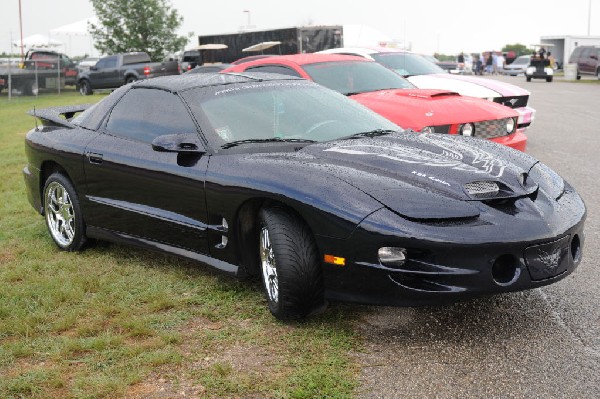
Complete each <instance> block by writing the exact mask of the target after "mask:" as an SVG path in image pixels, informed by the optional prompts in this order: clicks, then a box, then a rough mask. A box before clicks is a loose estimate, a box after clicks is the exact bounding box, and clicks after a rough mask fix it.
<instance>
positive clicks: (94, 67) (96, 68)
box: [90, 65, 98, 71]
mask: <svg viewBox="0 0 600 399" xmlns="http://www.w3.org/2000/svg"><path fill="white" fill-rule="evenodd" d="M97 70H98V67H96V66H95V65H94V66H91V67H90V71H97Z"/></svg>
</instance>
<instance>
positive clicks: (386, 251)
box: [378, 247, 406, 267]
mask: <svg viewBox="0 0 600 399" xmlns="http://www.w3.org/2000/svg"><path fill="white" fill-rule="evenodd" d="M378 255H379V262H380V263H381V264H382V265H384V266H390V267H400V266H402V265H404V262H406V249H405V248H397V247H381V248H379V251H378Z"/></svg>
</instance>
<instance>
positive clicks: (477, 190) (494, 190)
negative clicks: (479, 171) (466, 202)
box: [465, 181, 500, 198]
mask: <svg viewBox="0 0 600 399" xmlns="http://www.w3.org/2000/svg"><path fill="white" fill-rule="evenodd" d="M465 190H466V191H467V193H468V194H469V195H470V196H472V197H475V198H477V197H490V196H494V195H496V194H498V192H499V191H500V187H498V184H496V183H495V182H493V181H475V182H472V183H467V184H465Z"/></svg>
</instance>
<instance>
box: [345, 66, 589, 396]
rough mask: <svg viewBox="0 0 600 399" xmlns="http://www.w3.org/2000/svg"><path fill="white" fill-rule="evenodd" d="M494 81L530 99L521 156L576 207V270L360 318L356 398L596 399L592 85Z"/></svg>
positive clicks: (368, 313)
mask: <svg viewBox="0 0 600 399" xmlns="http://www.w3.org/2000/svg"><path fill="white" fill-rule="evenodd" d="M497 79H499V80H502V81H506V82H510V83H514V84H517V85H519V86H521V87H523V88H525V89H527V90H529V91H531V99H530V105H531V106H533V107H534V108H536V110H537V116H536V120H535V123H534V124H533V126H532V127H531V128H530V129H529V131H528V137H529V142H528V150H527V152H528V153H530V154H532V155H533V156H535V157H537V158H538V159H540V160H541V161H542V162H544V163H546V164H548V165H549V166H551V167H552V168H554V169H555V170H556V171H557V172H558V173H559V174H561V175H562V176H563V177H564V178H565V179H566V180H568V181H569V182H570V183H571V184H572V185H573V186H574V187H575V188H576V189H577V190H578V191H579V193H580V194H581V195H582V196H583V198H584V200H585V201H586V205H587V207H588V218H587V222H586V227H585V234H586V241H585V245H584V259H583V262H582V263H581V265H580V266H579V268H578V269H577V270H576V271H575V272H574V273H573V274H572V275H571V276H569V277H567V278H566V279H564V280H562V281H560V282H558V283H556V284H554V285H551V286H547V287H544V288H541V289H536V290H532V291H527V292H521V293H516V294H505V295H500V296H495V297H490V298H483V299H477V300H474V301H470V302H464V303H459V304H454V305H447V306H441V307H426V308H364V312H363V315H362V317H361V321H360V323H359V326H358V329H359V331H360V333H361V334H362V336H363V339H364V344H365V345H364V349H365V351H364V352H363V353H356V359H357V361H358V362H359V363H360V364H361V365H362V371H361V388H360V390H359V396H360V397H364V398H433V397H437V398H457V397H475V398H524V397H526V398H600V261H599V260H598V259H600V200H599V198H600V85H599V84H585V83H568V82H564V81H555V82H553V83H546V82H545V81H543V80H535V81H532V82H530V83H527V82H525V78H524V77H499V78H497Z"/></svg>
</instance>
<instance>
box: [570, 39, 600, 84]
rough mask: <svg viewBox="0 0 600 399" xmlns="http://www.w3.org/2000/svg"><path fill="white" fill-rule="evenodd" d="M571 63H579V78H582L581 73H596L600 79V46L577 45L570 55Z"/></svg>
mask: <svg viewBox="0 0 600 399" xmlns="http://www.w3.org/2000/svg"><path fill="white" fill-rule="evenodd" d="M569 63H571V64H577V79H581V75H595V76H596V77H597V78H598V79H600V47H598V46H579V47H576V48H575V50H573V53H572V54H571V56H570V57H569Z"/></svg>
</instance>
